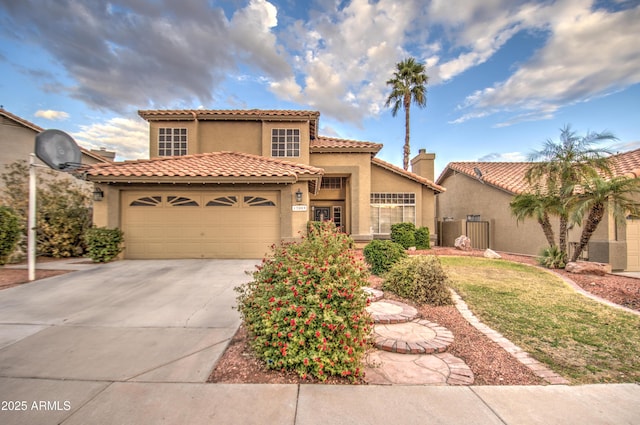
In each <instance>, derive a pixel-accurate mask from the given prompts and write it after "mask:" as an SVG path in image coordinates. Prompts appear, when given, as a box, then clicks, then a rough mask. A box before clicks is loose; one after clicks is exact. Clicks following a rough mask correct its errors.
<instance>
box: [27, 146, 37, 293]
mask: <svg viewBox="0 0 640 425" xmlns="http://www.w3.org/2000/svg"><path fill="white" fill-rule="evenodd" d="M35 161H36V156H35V154H29V218H28V222H27V256H28V263H29V264H28V267H29V282H31V281H33V280H35V279H36V164H35Z"/></svg>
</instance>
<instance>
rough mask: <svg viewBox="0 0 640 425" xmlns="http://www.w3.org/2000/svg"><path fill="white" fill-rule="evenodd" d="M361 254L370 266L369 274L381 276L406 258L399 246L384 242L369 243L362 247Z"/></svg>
mask: <svg viewBox="0 0 640 425" xmlns="http://www.w3.org/2000/svg"><path fill="white" fill-rule="evenodd" d="M363 254H364V259H365V261H366V262H367V263H368V264H369V265H370V266H371V273H373V274H375V275H382V274H383V273H385V272H387V271H388V270H389V269H390V268H391V266H393V265H394V264H395V263H396V262H398V261H399V260H401V259H402V258H405V257H406V256H407V253H406V252H405V250H404V248H403V247H402V246H401V245H399V244H397V243H395V242H392V241H385V240H374V241H371V242H369V243H368V244H367V246H365V247H364V250H363Z"/></svg>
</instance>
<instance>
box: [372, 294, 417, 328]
mask: <svg viewBox="0 0 640 425" xmlns="http://www.w3.org/2000/svg"><path fill="white" fill-rule="evenodd" d="M367 311H368V312H369V313H370V314H371V316H372V317H373V321H374V322H375V323H404V322H410V321H411V320H413V319H415V318H416V316H418V310H416V309H415V308H413V307H411V306H410V305H407V304H404V303H401V302H399V301H393V300H380V301H376V302H374V303H372V304H371V305H370V306H369V307H367Z"/></svg>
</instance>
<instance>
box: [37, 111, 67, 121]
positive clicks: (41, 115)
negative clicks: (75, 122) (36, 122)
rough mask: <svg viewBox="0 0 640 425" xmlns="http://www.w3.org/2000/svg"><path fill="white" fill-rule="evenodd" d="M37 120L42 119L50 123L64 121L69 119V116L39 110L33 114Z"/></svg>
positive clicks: (61, 112) (64, 113) (62, 113)
mask: <svg viewBox="0 0 640 425" xmlns="http://www.w3.org/2000/svg"><path fill="white" fill-rule="evenodd" d="M34 115H35V116H36V117H38V118H44V119H46V120H52V121H64V120H66V119H67V118H69V114H68V113H66V112H64V111H53V110H51V109H46V110H43V109H41V110H39V111H36V113H35V114H34Z"/></svg>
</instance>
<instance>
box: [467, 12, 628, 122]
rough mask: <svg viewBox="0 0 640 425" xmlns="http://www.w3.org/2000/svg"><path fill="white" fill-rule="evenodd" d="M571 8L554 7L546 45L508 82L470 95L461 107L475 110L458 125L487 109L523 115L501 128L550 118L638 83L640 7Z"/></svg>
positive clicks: (517, 115) (517, 116) (518, 115)
mask: <svg viewBox="0 0 640 425" xmlns="http://www.w3.org/2000/svg"><path fill="white" fill-rule="evenodd" d="M561 3H562V2H561ZM563 5H565V4H564V3H563ZM565 6H566V5H565ZM573 6H574V7H571V8H569V7H558V8H556V9H555V10H554V11H555V13H554V15H553V17H549V19H550V20H549V25H550V27H549V31H550V37H549V40H548V42H547V43H546V45H545V46H543V47H542V48H541V49H540V50H539V51H538V52H536V54H535V55H534V56H533V57H532V58H531V59H530V60H529V61H527V62H526V63H524V64H523V65H522V66H520V68H518V69H517V70H516V71H515V72H514V73H513V74H512V75H511V76H510V77H509V78H508V79H507V80H505V81H502V82H499V83H497V84H495V85H494V86H492V87H488V88H485V89H483V90H480V91H477V92H475V93H473V94H472V95H470V96H468V97H467V99H466V100H465V105H463V106H464V108H470V109H471V110H472V112H471V113H470V114H469V113H468V114H465V115H464V116H463V117H461V118H459V119H458V120H456V121H459V122H462V121H464V120H466V119H468V118H471V117H473V114H474V113H475V112H476V111H487V110H490V111H494V112H495V111H519V112H517V113H516V116H515V117H514V118H512V119H510V120H507V121H505V122H503V123H501V124H499V126H505V125H510V124H512V123H515V122H520V121H526V120H534V119H545V118H550V117H552V116H553V113H554V112H555V111H557V110H558V109H559V108H561V107H563V106H567V105H571V104H575V103H578V102H583V101H588V100H590V99H593V98H596V97H601V96H606V95H608V94H611V93H613V92H615V91H617V90H620V89H623V88H625V87H628V86H630V85H633V84H637V83H639V82H640V44H639V43H638V41H637V34H639V33H640V6H637V7H636V8H635V9H630V10H625V11H620V12H616V13H611V12H607V11H604V10H596V11H592V10H591V8H590V3H588V2H584V1H575V2H574V4H573ZM577 6H581V7H577Z"/></svg>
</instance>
